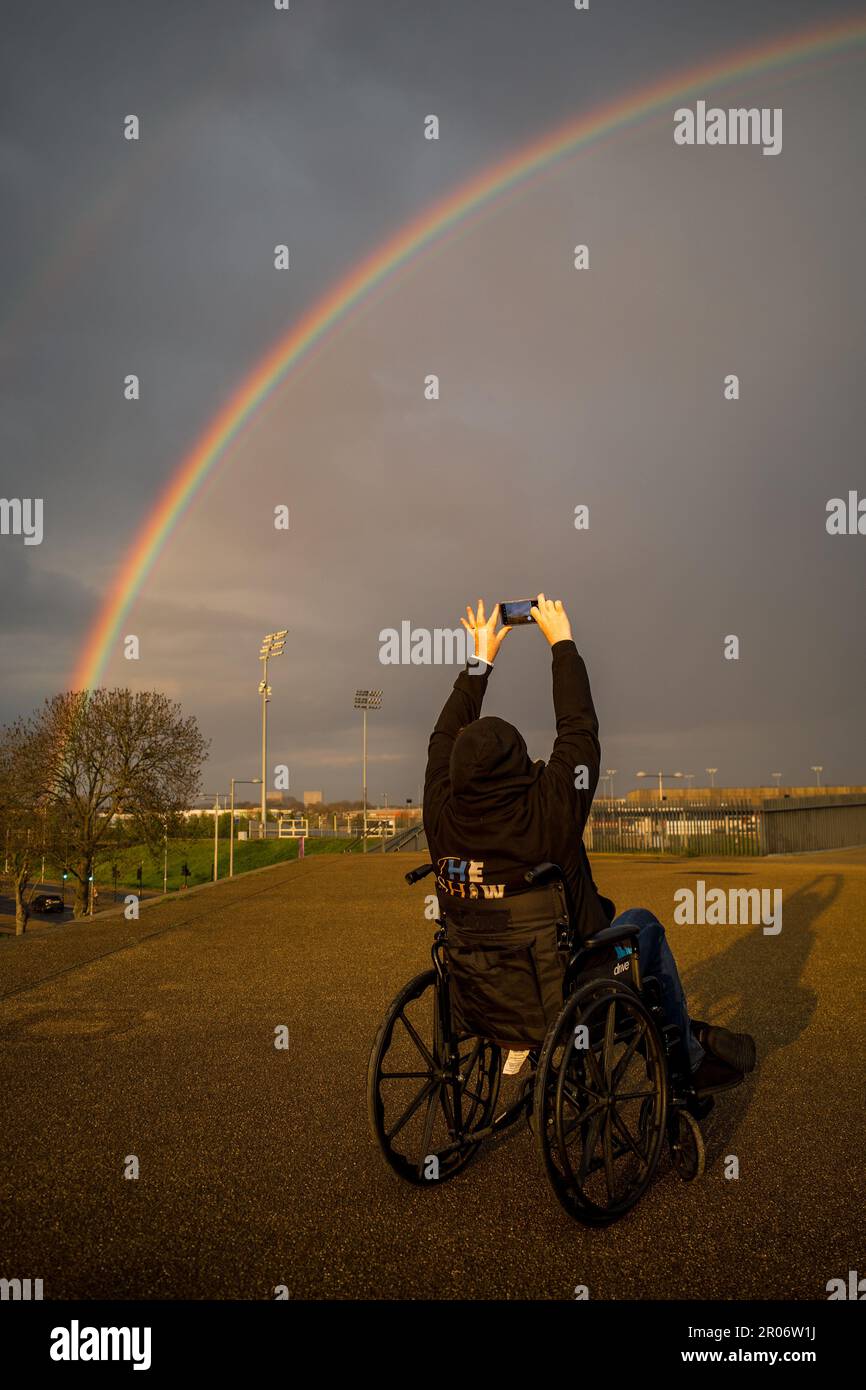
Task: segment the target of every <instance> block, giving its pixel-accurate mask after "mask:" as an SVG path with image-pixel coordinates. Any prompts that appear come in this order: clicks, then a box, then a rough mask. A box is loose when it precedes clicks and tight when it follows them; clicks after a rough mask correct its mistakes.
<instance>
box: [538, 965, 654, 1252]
mask: <svg viewBox="0 0 866 1390" xmlns="http://www.w3.org/2000/svg"><path fill="white" fill-rule="evenodd" d="M667 1107H668V1080H667V1067H666V1062H665V1056H664V1047H663V1044H662V1039H661V1036H660V1034H659V1031H658V1029H657V1027H656V1025H655V1023H654V1022H653V1019H652V1017H651V1015H650V1013H649V1011H648V1009H647V1008H646V1005H645V1004H644V1003H643V1002H642V1000H641V999H640V998H639V997H638V995H637V994H635V993H634V991H633V990H630V989H629V988H628V987H627V986H626V985H622V984H620V983H618V982H617V981H615V980H596V981H593V982H592V983H591V984H588V985H585V986H584V987H583V988H582V989H579V990H578V991H577V992H576V993H575V994H573V995H572V997H571V998H570V999H569V1001H568V1003H567V1004H566V1006H565V1008H564V1009H563V1011H562V1013H561V1014H560V1016H559V1018H558V1019H557V1020H556V1022H555V1023H554V1024H552V1026H551V1028H550V1030H549V1031H548V1034H547V1037H546V1039H545V1042H544V1048H543V1049H542V1053H541V1058H540V1061H539V1064H538V1072H537V1074H536V1081H535V1100H534V1108H535V1122H536V1135H537V1143H538V1146H539V1149H540V1151H541V1158H542V1162H543V1164H544V1170H545V1173H546V1175H547V1179H548V1181H549V1183H550V1185H551V1187H552V1188H553V1191H554V1193H555V1195H556V1198H557V1200H558V1201H559V1202H560V1203H561V1205H562V1206H563V1207H564V1208H565V1210H566V1211H567V1212H568V1214H569V1216H571V1217H573V1218H574V1219H575V1220H577V1221H581V1222H583V1223H584V1224H585V1225H588V1226H605V1225H607V1224H609V1223H610V1222H612V1221H616V1220H618V1219H619V1217H621V1216H624V1215H625V1213H626V1212H627V1211H629V1210H630V1209H631V1207H633V1206H634V1205H635V1203H636V1202H638V1201H639V1200H640V1198H641V1197H642V1196H643V1194H644V1192H645V1191H646V1190H647V1188H648V1187H649V1185H650V1183H651V1182H652V1179H653V1176H654V1174H655V1171H656V1168H657V1167H658V1162H659V1157H660V1155H661V1152H662V1147H663V1144H664V1140H665V1132H666V1119H667Z"/></svg>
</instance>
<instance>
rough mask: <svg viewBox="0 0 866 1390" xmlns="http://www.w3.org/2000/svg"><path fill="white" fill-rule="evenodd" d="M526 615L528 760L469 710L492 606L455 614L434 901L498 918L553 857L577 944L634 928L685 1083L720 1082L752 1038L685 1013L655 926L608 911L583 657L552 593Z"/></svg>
mask: <svg viewBox="0 0 866 1390" xmlns="http://www.w3.org/2000/svg"><path fill="white" fill-rule="evenodd" d="M531 611H532V617H533V619H534V620H535V623H536V625H537V626H538V627H539V628H540V630H541V632H542V633H543V635H544V637H545V638H546V639H547V642H548V643H549V645H550V648H551V653H552V672H553V705H554V711H555V714H556V740H555V742H554V745H553V750H552V752H551V755H550V758H549V759H548V761H547V763H544V762H541V761H538V762H533V760H532V759H531V758H530V757H529V753H528V751H527V747H526V743H525V741H524V739H523V737H522V735H521V734H520V733H519V732H518V730H517V729H516V728H515V727H514V726H513V725H512V724H509V723H507V722H506V721H505V720H504V719H499V718H496V717H488V716H485V717H482V715H481V707H482V704H483V701H484V696H485V693H486V691H487V686H488V682H489V680H490V679H491V675H492V672H493V667H494V664H495V662H496V659H497V656H498V653H499V650H500V648H501V646H502V644H503V642H504V640H505V638H506V637H507V636H508V633H509V632H510V631H511V629H510V628H509V627H500V628H499V630H498V631H497V623H498V619H499V606H498V605H497V606H496V607H495V608H494V610H493V612H492V614H491V615H490V617H489V618H488V617H486V616H485V609H484V603H483V601H482V600H480V599H479V601H478V606H477V608H476V609H475V610H474V611H473V609H472V608H471V607H467V609H466V613H467V617H466V618H465V619H461V622H462V623H463V626H464V627H465V628H466V630H467V632H469V633H470V634H471V635H472V636H473V638H474V646H475V654H474V659H470V661H469V662H468V663H467V666H466V668H465V669H464V670H463V671H462V672H461V673H460V674H459V675H458V677H457V679H456V681H455V682H454V687H453V690H452V692H451V694H450V695H449V697H448V699H447V701H446V703H445V705H444V707H443V709H442V713H441V714H440V716H439V718H438V720H437V722H436V726H435V728H434V730H433V733H432V735H431V737H430V743H429V751H428V759H427V769H426V775H425V782H424V807H423V812H424V828H425V831H426V835H427V843H428V846H429V849H430V856H431V860H432V862H433V865H434V867H435V871H436V885H437V890H438V892H437V896H438V897H439V899H440V904H441V906H442V909H443V910H444V911H445V912H446V914H447V913H448V912H449V909H452V910H454V911H455V913H461V914H463V916H464V917H465V916H466V914H467V913H469V914H471V912H472V908H473V905H475V904H478V905H479V911H478V912H477V913H476V914H475V915H476V926H479V925H480V927H481V928H482V930H483V929H484V927H485V925H486V924H489V923H493V924H495V923H496V920H497V918H498V919H499V920H500V922H501V923H503V924H507V922H508V920H509V918H508V912H507V904H508V902H509V900H511V902H512V903H513V900H514V899H515V898H516V897H517V896H518V895H521V894H525V893H527V892H528V891H529V889H528V885H527V879H526V874H527V871H528V870H530V869H532V868H533V866H535V865H539V864H541V863H544V862H545V861H548V862H552V863H553V864H555V865H558V866H559V867H560V868H561V869H562V870H563V873H564V876H565V880H566V885H567V889H568V893H569V896H570V905H571V914H570V915H571V920H572V923H573V925H574V927H575V929H576V933H577V935H578V937H579V938H580V939H581V940H586V939H587V938H590V937H592V936H594V935H595V934H596V933H598V932H600V931H603V930H604V929H605V928H607V927H610V926H611V925H622V924H626V923H628V924H631V925H633V926H635V927H637V928H638V937H637V945H638V957H639V963H640V971H641V975H642V976H654V977H655V978H656V979H657V980H658V982H659V986H660V990H661V1004H662V1007H663V1010H664V1014H665V1020H666V1023H668V1024H672V1025H675V1026H676V1027H677V1029H678V1030H679V1035H680V1037H681V1039H682V1040H683V1043H684V1046H685V1049H686V1057H687V1062H688V1065H689V1067H690V1068H691V1073H692V1080H693V1084H694V1087H695V1090H696V1091H700V1092H702V1093H704V1094H707V1093H711V1092H712V1091H714V1090H719V1089H723V1088H725V1087H727V1086H728V1085H730V1084H731V1083H732V1080H735V1079H739V1076H741V1075H742V1073H744V1072H747V1071H751V1070H752V1068H753V1067H754V1065H755V1045H754V1041H753V1039H752V1038H751V1037H749V1036H748V1035H747V1034H739V1033H732V1032H730V1031H728V1030H727V1029H724V1028H718V1027H710V1026H709V1025H707V1024H706V1023H702V1022H700V1021H699V1020H694V1019H691V1018H690V1017H689V1012H688V1006H687V1002H686V997H685V993H684V990H683V986H682V983H681V981H680V976H679V972H678V970H677V965H676V961H675V960H674V957H673V953H672V952H671V949H670V946H669V944H668V941H667V938H666V935H665V930H664V927H663V926H662V924H661V922H659V920H658V918H657V917H655V916H654V914H653V913H652V912H650V911H649V910H648V909H646V908H640V907H638V908H630V909H628V910H627V911H625V912H623V913H620V915H619V916H616V915H615V907H614V904H613V903H612V902H611V901H610V900H609V899H608V898H605V897H603V896H602V895H601V894H600V893H599V891H598V889H597V887H596V885H595V882H594V880H593V876H592V871H591V868H590V864H589V859H588V857H587V853H586V850H585V848H584V845H583V830H584V826H585V825H586V822H587V818H588V816H589V812H590V807H591V806H592V800H593V796H594V794H595V789H596V786H597V785H598V778H599V771H600V765H601V749H600V744H599V739H598V719H597V717H596V712H595V708H594V706H593V701H592V695H591V692H590V687H589V678H588V675H587V670H586V665H585V663H584V661H583V658H582V657H581V656H580V654H579V653H578V651H577V647H576V646H575V643H574V641H573V638H572V633H571V625H570V623H569V619H568V615H567V613H566V611H565V609H564V607H563V605H562V602H561V601H560V600H559V599H557V600H555V601H554V600H551V599H547V598H546V597H545V595H544V594H539V595H538V601H537V604H536V605H535V606H534V607H533V608H532V610H531ZM497 902H501V903H502V909H503V911H502V912H501V913H496V912H495V911H494V912H493V914H492V915H491V912H490V908H489V906H488V905H491V904H492V905H494V907H495V904H496V903H497ZM481 905H484V911H483V912H482V911H481V910H480V908H481ZM512 973H513V972H512ZM504 979H505V976H504V975H503V980H504ZM503 988H510V985H508V986H506V985H505V984H503ZM502 1005H503V1014H507V1012H508V1010H509V1009H511V1010H512V1012H513V1005H514V998H513V997H512V998H510V999H503V1000H502ZM493 1012H494V1013H495V1012H496V1010H495V1008H494V1010H493ZM525 1055H526V1054H525V1052H524V1053H523V1054H522V1055H521V1060H522V1057H525ZM518 1065H519V1062H518ZM507 1070H509V1071H513V1070H515V1068H514V1067H513V1066H512V1067H510V1068H507Z"/></svg>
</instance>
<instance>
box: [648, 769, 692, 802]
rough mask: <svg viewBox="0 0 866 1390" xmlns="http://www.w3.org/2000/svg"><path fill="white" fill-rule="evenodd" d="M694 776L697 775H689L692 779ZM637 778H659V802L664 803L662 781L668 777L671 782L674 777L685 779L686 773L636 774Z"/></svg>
mask: <svg viewBox="0 0 866 1390" xmlns="http://www.w3.org/2000/svg"><path fill="white" fill-rule="evenodd" d="M694 775H695V774H694V773H693V772H691V773H689V776H690V777H694ZM635 776H636V777H657V778H658V779H659V801H664V790H663V788H662V779H663V778H665V777H667V778H668V779H669V780H670V778H672V777H684V776H685V773H684V772H636V773H635Z"/></svg>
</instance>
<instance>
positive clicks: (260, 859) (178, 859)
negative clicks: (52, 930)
mask: <svg viewBox="0 0 866 1390" xmlns="http://www.w3.org/2000/svg"><path fill="white" fill-rule="evenodd" d="M346 844H347V841H346V840H345V839H329V838H327V837H326V836H322V837H321V838H320V837H319V836H318V835H317V836H314V837H308V838H307V840H306V841H305V843H304V854H305V855H310V854H339V853H341V851H342V850H344V849H345V848H346ZM297 857H298V841H297V840H235V855H234V858H235V863H234V870H235V873H236V874H242V873H246V872H247V870H248V869H262V868H265V867H266V866H267V865H268V864H282V863H284V862H285V861H286V860H287V859H297ZM184 863H186V865H187V867H188V869H189V878H188V879H187V884H188V885H189V887H190V888H191V887H193V885H194V884H196V883H209V882H210V880H211V879H212V878H213V840H169V842H168V891H169V892H173V891H174V890H175V889H176V888H181V887H182V886H183V882H184V880H183V875H182V874H181V868H182V866H183V864H184ZM112 864H116V865H117V869H118V874H117V882H118V886H119V887H132V888H134V887H135V886H136V884H137V882H138V880H137V879H136V870H137V869H138V866H139V864H141V866H142V871H141V883H142V887H143V888H156V889H161V888H162V884H163V855H162V853H161V852H157V853H156V854H155V855H153V856H151V855H150V853H149V851H148V850H147V848H146V847H145V846H144V845H133V846H132V847H131V848H130V849H125V850H121V851H119V852H118V853H117V854H114V855H111V856H109V857H107V858H105V859H102V860H100V861H99V862H98V863H97V866H96V874H95V877H96V882H97V885H98V886H99V887H100V888H103V887H105V888H108V889H110V888H111V886H112V882H113V879H112ZM228 871H229V847H228V842H227V841H226V840H220V842H219V876H220V878H225V877H226V876H227V875H228Z"/></svg>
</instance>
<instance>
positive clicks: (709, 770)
mask: <svg viewBox="0 0 866 1390" xmlns="http://www.w3.org/2000/svg"><path fill="white" fill-rule="evenodd" d="M718 770H719V769H718V768H717V767H708V768H705V769H704V771H705V772H706V774H707V776H708V777H709V779H710V786H711V787H715V785H716V773H717V772H718Z"/></svg>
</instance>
